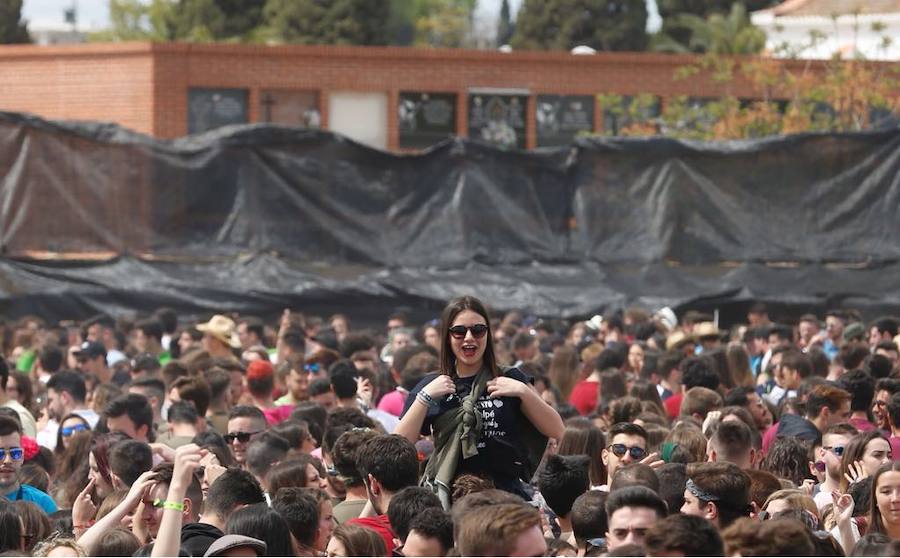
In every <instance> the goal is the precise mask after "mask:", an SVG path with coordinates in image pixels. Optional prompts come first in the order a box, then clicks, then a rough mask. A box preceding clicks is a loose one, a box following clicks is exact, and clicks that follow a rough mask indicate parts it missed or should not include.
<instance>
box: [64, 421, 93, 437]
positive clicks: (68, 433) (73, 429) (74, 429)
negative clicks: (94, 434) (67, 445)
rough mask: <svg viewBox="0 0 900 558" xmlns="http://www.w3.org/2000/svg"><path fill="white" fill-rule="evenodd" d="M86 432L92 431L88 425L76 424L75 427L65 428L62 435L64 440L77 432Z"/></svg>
mask: <svg viewBox="0 0 900 558" xmlns="http://www.w3.org/2000/svg"><path fill="white" fill-rule="evenodd" d="M85 430H90V429H89V428H88V426H87V425H86V424H76V425H75V426H65V427H63V429H62V435H63V437H64V438H68V437H69V436H71V435H72V434H75V433H76V432H84V431H85Z"/></svg>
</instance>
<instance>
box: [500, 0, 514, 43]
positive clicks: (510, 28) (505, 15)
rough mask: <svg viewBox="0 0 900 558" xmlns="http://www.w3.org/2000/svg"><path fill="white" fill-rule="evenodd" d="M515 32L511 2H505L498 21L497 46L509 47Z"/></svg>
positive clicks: (507, 0) (501, 5)
mask: <svg viewBox="0 0 900 558" xmlns="http://www.w3.org/2000/svg"><path fill="white" fill-rule="evenodd" d="M515 31H516V28H515V24H513V22H512V16H511V14H510V11H509V0H503V3H502V4H500V19H499V20H498V21H497V46H498V47H499V46H503V45H508V44H509V41H510V40H511V39H512V37H513V34H514V33H515Z"/></svg>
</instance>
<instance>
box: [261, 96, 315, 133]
mask: <svg viewBox="0 0 900 558" xmlns="http://www.w3.org/2000/svg"><path fill="white" fill-rule="evenodd" d="M259 120H260V122H271V123H273V124H284V125H285V126H300V127H302V128H314V129H318V128H321V127H322V114H321V113H320V112H319V93H318V92H316V91H290V90H284V89H269V90H264V91H261V92H260V94H259Z"/></svg>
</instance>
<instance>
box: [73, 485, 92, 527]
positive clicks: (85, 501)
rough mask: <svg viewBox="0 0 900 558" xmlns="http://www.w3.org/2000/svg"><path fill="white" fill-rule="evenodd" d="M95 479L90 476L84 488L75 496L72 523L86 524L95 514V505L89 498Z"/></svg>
mask: <svg viewBox="0 0 900 558" xmlns="http://www.w3.org/2000/svg"><path fill="white" fill-rule="evenodd" d="M95 480H96V479H95V478H94V477H91V478H90V480H88V483H87V485H86V486H85V487H84V489H82V491H81V492H79V493H78V497H77V498H75V502H74V503H73V504H72V525H78V526H79V527H80V526H86V525H88V524H89V523H90V522H91V521H93V519H94V517H95V516H96V515H97V506H95V505H94V501H93V500H91V492H93V490H94V481H95Z"/></svg>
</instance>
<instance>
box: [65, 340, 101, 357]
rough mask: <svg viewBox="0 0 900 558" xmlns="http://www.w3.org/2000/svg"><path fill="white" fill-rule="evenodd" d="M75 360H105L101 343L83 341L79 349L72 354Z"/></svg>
mask: <svg viewBox="0 0 900 558" xmlns="http://www.w3.org/2000/svg"><path fill="white" fill-rule="evenodd" d="M73 354H74V355H75V358H97V357H100V356H102V357H104V358H106V347H104V346H103V344H102V343H98V342H96V341H85V342H84V343H82V344H81V348H80V349H78V350H77V351H75V353H73Z"/></svg>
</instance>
